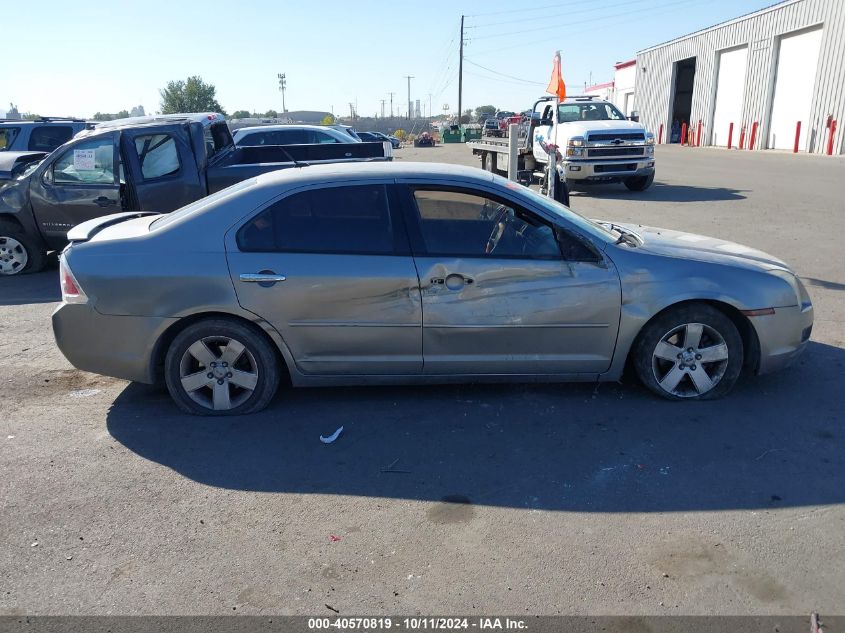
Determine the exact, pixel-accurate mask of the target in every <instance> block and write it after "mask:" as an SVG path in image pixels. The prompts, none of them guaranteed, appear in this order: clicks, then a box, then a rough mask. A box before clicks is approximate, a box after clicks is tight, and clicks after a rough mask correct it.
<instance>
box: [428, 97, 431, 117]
mask: <svg viewBox="0 0 845 633" xmlns="http://www.w3.org/2000/svg"><path fill="white" fill-rule="evenodd" d="M428 118H429V119H430V118H431V93H430V92H429V93H428Z"/></svg>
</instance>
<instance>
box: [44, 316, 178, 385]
mask: <svg viewBox="0 0 845 633" xmlns="http://www.w3.org/2000/svg"><path fill="white" fill-rule="evenodd" d="M177 320H178V319H171V318H162V317H137V316H113V315H105V314H100V313H99V312H97V311H96V310H94V308H93V307H91V306H90V305H89V304H76V303H62V304H61V305H60V306H59V307H58V308H56V310H55V311H54V312H53V335H54V336H55V338H56V344H57V345H58V346H59V349H60V350H61V352H62V354H64V356H65V358H67V359H68V360H69V361H70V363H71V364H72V365H73V366H74V367H76V368H77V369H82V370H83V371H90V372H93V373H95V374H103V375H104V376H113V377H115V378H123V379H125V380H133V381H137V382H145V383H152V382H154V375H153V363H152V358H153V353H154V350H155V349H156V343H157V342H158V340H159V338H160V337H161V335H162V334H163V333H164V331H165V330H166V329H167V328H168V327H169V326H170V325H172V324H173V323H175V322H176V321H177Z"/></svg>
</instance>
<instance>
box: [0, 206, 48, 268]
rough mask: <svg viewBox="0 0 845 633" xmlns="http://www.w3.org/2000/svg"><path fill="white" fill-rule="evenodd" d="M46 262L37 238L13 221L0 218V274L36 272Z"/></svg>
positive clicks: (44, 253) (43, 251)
mask: <svg viewBox="0 0 845 633" xmlns="http://www.w3.org/2000/svg"><path fill="white" fill-rule="evenodd" d="M22 260H23V261H22ZM46 263H47V252H46V251H45V250H44V249H43V248H42V247H41V245H40V244H39V243H38V241H37V240H34V239H32V238H31V237H30V236H29V235H27V234H26V232H25V231H24V230H23V229H21V227H20V226H18V225H17V224H15V223H14V222H9V221H8V220H0V276H5V275H19V274H21V273H24V274H25V273H37V272H38V271H40V270H43V269H44V266H45V265H46Z"/></svg>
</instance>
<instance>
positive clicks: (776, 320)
mask: <svg viewBox="0 0 845 633" xmlns="http://www.w3.org/2000/svg"><path fill="white" fill-rule="evenodd" d="M750 320H751V324H752V325H753V326H754V330H755V331H756V332H757V339H758V340H759V342H760V362H759V365H758V367H757V373H758V374H768V373H771V372H773V371H778V370H779V369H784V368H786V367H789V365H791V364H792V363H793V362H794V361H795V359H796V358H798V357H799V356H800V355H801V353H802V352H803V351H804V349H805V348H806V347H807V343H808V342H809V341H810V334H811V333H812V330H813V307H812V306H807V307H805V308H804V309H802V308H801V307H799V306H793V307H791V308H775V313H774V314H768V315H765V316H755V317H751V319H750Z"/></svg>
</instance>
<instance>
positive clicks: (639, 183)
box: [625, 174, 654, 191]
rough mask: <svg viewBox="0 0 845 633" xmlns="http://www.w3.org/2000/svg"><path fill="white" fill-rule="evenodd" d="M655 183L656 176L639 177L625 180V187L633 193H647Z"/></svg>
mask: <svg viewBox="0 0 845 633" xmlns="http://www.w3.org/2000/svg"><path fill="white" fill-rule="evenodd" d="M653 182H654V174H651V175H649V176H639V177H637V178H628V179H626V180H625V186H626V187H628V189H630V190H631V191H645V190H646V189H648V188H649V187H651V183H653Z"/></svg>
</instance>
